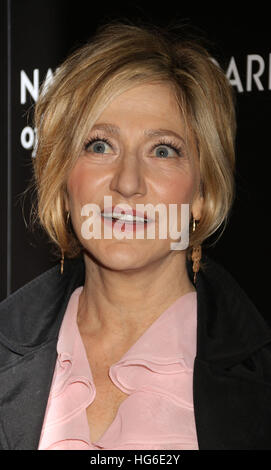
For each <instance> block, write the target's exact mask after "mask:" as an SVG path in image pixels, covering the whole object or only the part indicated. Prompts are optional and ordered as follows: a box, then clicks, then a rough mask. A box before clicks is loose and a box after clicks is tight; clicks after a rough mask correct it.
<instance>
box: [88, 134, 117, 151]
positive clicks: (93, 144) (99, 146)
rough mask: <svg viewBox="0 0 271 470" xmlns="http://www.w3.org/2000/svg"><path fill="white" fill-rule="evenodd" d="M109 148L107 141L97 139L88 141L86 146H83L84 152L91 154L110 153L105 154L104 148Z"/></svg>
mask: <svg viewBox="0 0 271 470" xmlns="http://www.w3.org/2000/svg"><path fill="white" fill-rule="evenodd" d="M107 146H109V147H111V145H110V143H109V141H108V140H107V139H104V138H103V139H97V138H96V137H95V138H92V139H90V140H89V141H88V142H87V143H86V144H85V147H84V149H85V151H86V152H93V153H101V154H103V153H110V152H106V147H107Z"/></svg>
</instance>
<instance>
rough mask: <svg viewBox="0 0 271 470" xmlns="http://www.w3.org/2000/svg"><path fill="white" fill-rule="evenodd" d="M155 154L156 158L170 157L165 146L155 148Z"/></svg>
mask: <svg viewBox="0 0 271 470" xmlns="http://www.w3.org/2000/svg"><path fill="white" fill-rule="evenodd" d="M156 152H157V153H156V156H157V157H159V158H167V157H168V156H170V155H169V149H168V148H167V147H166V146H165V145H163V146H159V147H157V150H156Z"/></svg>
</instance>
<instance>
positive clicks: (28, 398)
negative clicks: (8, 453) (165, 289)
mask: <svg viewBox="0 0 271 470" xmlns="http://www.w3.org/2000/svg"><path fill="white" fill-rule="evenodd" d="M83 283H84V266H83V262H82V260H76V261H75V260H74V261H72V260H69V261H66V262H65V270H64V274H63V275H60V272H59V267H58V266H55V267H54V268H52V269H50V270H49V271H46V272H45V273H43V274H42V275H41V276H39V277H38V278H36V279H34V280H33V281H31V282H30V283H28V284H26V285H25V286H24V287H22V288H21V289H19V290H18V291H16V292H15V293H14V294H13V295H11V296H9V297H7V299H5V300H4V301H3V302H2V303H1V305H0V449H1V448H2V449H10V450H28V449H37V448H38V444H39V439H40V434H41V429H42V424H43V420H44V415H45V411H46V406H47V401H48V396H49V392H50V387H51V383H52V378H53V374H54V369H55V363H56V359H57V351H56V346H57V339H58V332H59V329H60V326H61V323H62V319H63V315H64V313H65V311H66V307H67V304H68V301H69V298H70V296H71V294H72V292H73V290H74V289H76V287H78V286H79V285H82V284H83Z"/></svg>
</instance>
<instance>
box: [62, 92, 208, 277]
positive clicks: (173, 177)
mask: <svg viewBox="0 0 271 470" xmlns="http://www.w3.org/2000/svg"><path fill="white" fill-rule="evenodd" d="M185 135H186V129H185V127H184V121H183V118H182V116H181V113H180V110H179V107H178V105H177V102H176V98H175V96H174V94H173V91H172V89H171V88H170V86H169V85H168V84H166V83H161V84H157V83H149V84H144V85H138V86H135V87H134V88H132V89H130V90H128V91H126V92H123V93H122V94H121V95H119V96H118V97H116V98H115V99H113V100H112V101H111V103H109V105H108V106H107V107H106V108H105V110H104V111H103V112H102V114H101V115H100V117H99V118H98V120H97V121H96V123H95V124H94V126H93V127H92V129H91V130H90V132H89V134H88V135H87V136H86V142H85V144H84V148H83V150H82V153H81V155H80V156H79V158H78V159H77V161H76V163H75V165H74V167H73V169H72V170H71V172H70V174H69V177H68V181H67V197H66V209H67V210H68V211H69V212H70V216H71V220H72V224H73V227H74V230H75V232H76V235H77V237H78V239H79V240H80V242H81V244H82V245H83V247H84V249H85V251H86V252H87V253H89V254H91V255H92V256H93V257H94V258H95V259H96V260H98V261H99V262H100V263H102V264H103V265H104V266H107V267H109V268H111V269H115V270H131V269H137V268H142V267H144V266H148V265H151V263H154V262H159V261H162V260H164V259H165V257H167V256H169V257H170V256H179V257H183V259H184V257H185V251H184V250H178V251H173V250H171V242H173V241H174V242H176V241H177V240H173V239H172V238H171V237H170V235H169V232H167V236H166V237H164V238H161V237H160V236H159V224H161V218H160V217H159V215H158V213H157V214H156V215H155V213H152V215H153V217H152V220H153V222H152V229H154V230H155V236H152V238H150V237H149V236H148V234H147V225H146V224H138V229H139V232H141V235H140V237H139V238H137V237H136V234H135V232H134V231H133V228H134V227H135V224H134V225H133V224H131V223H128V222H127V224H125V225H123V223H122V222H118V223H117V226H119V227H121V226H122V229H124V228H125V229H126V230H128V231H126V233H130V232H131V231H132V234H131V233H130V234H129V236H128V237H126V238H123V239H120V237H119V236H117V235H114V231H115V234H117V233H120V232H121V231H122V230H121V229H118V228H117V226H114V223H113V222H112V219H108V218H106V219H105V218H103V216H102V215H100V214H96V216H95V217H98V218H99V221H100V223H101V238H91V239H86V238H85V236H83V235H82V232H81V229H82V224H83V222H85V221H86V216H82V215H81V209H82V206H84V205H86V204H96V205H97V206H98V207H99V208H100V210H101V212H103V209H104V207H105V204H104V201H105V200H104V197H105V196H111V197H112V206H113V207H114V206H118V205H119V207H121V206H122V207H126V206H127V205H128V206H129V207H130V208H131V209H137V208H138V209H139V206H137V204H144V205H147V204H151V206H152V207H155V206H156V205H158V204H162V205H163V206H164V207H165V208H166V210H167V220H169V205H171V204H175V205H176V206H175V207H177V212H176V213H177V214H178V216H177V227H176V228H178V229H179V230H180V228H181V223H182V221H181V216H180V214H181V212H180V209H181V204H190V206H189V208H190V214H191V213H192V214H193V216H194V217H195V218H196V219H200V215H201V209H202V203H203V201H202V198H201V197H200V194H199V184H200V173H199V161H198V155H197V150H196V145H195V141H194V139H193V137H192V135H190V134H189V133H188V134H187V137H188V138H187V140H186V139H185ZM89 216H90V214H89ZM92 220H94V219H92ZM96 220H97V219H96ZM150 223H151V222H150ZM108 224H110V226H111V227H113V235H112V238H108V239H107V238H105V237H104V236H103V234H104V231H103V230H104V227H105V226H107V227H108ZM111 227H108V229H111ZM131 227H132V228H131ZM167 227H169V224H168V225H167ZM129 229H130V230H129ZM131 236H132V238H131ZM129 237H130V238H129Z"/></svg>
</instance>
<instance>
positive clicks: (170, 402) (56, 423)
mask: <svg viewBox="0 0 271 470" xmlns="http://www.w3.org/2000/svg"><path fill="white" fill-rule="evenodd" d="M82 289H83V286H81V287H78V288H77V289H76V290H75V291H74V292H73V294H72V295H71V297H70V300H69V303H68V306H67V309H66V312H65V315H64V318H63V322H62V325H61V328H60V332H59V339H58V343H57V352H58V358H57V362H56V367H55V372H54V377H53V381H52V385H51V390H50V395H49V399H48V403H47V409H46V413H45V417H44V422H43V428H42V432H41V437H40V442H39V449H40V450H45V449H46V450H53V449H54V450H57V449H59V450H91V449H93V450H102V449H105V450H107V449H108V450H109V449H110V450H112V449H183V450H184V449H198V441H197V435H196V427H195V419H194V407H193V365H194V359H195V355H196V329H197V328H196V326H197V325H196V323H197V298H196V292H189V293H188V294H185V295H183V296H181V297H179V298H178V299H177V300H176V301H175V302H174V303H173V304H172V305H170V307H169V308H167V309H166V310H165V311H164V312H163V313H162V314H161V315H160V316H159V317H158V318H157V319H156V320H155V321H154V323H152V325H151V326H150V327H149V328H148V329H147V330H146V331H145V332H144V333H143V335H142V336H141V337H140V338H139V339H138V340H137V341H136V342H135V343H134V344H133V346H132V347H131V348H130V349H129V350H128V351H127V352H126V354H124V356H123V357H122V358H121V359H120V360H119V361H118V362H116V363H115V364H113V365H111V367H110V369H109V376H110V378H111V380H112V381H113V383H114V384H115V385H116V387H119V388H120V389H121V390H122V391H123V392H124V393H126V394H127V398H126V399H125V400H124V401H123V402H122V403H121V404H120V406H119V409H118V412H117V414H116V417H115V419H114V420H113V422H112V423H111V425H110V426H109V427H108V429H107V430H106V431H105V432H104V434H103V435H102V436H101V438H100V439H99V440H98V441H97V442H91V439H90V430H89V425H88V421H87V414H86V409H87V407H88V406H89V405H90V404H91V403H92V402H93V401H94V400H95V394H96V390H95V383H94V381H93V377H92V373H91V369H90V365H89V362H88V359H87V355H86V351H85V347H84V344H83V341H82V339H81V335H80V332H79V329H78V326H77V309H78V302H79V296H80V294H81V292H82Z"/></svg>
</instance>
